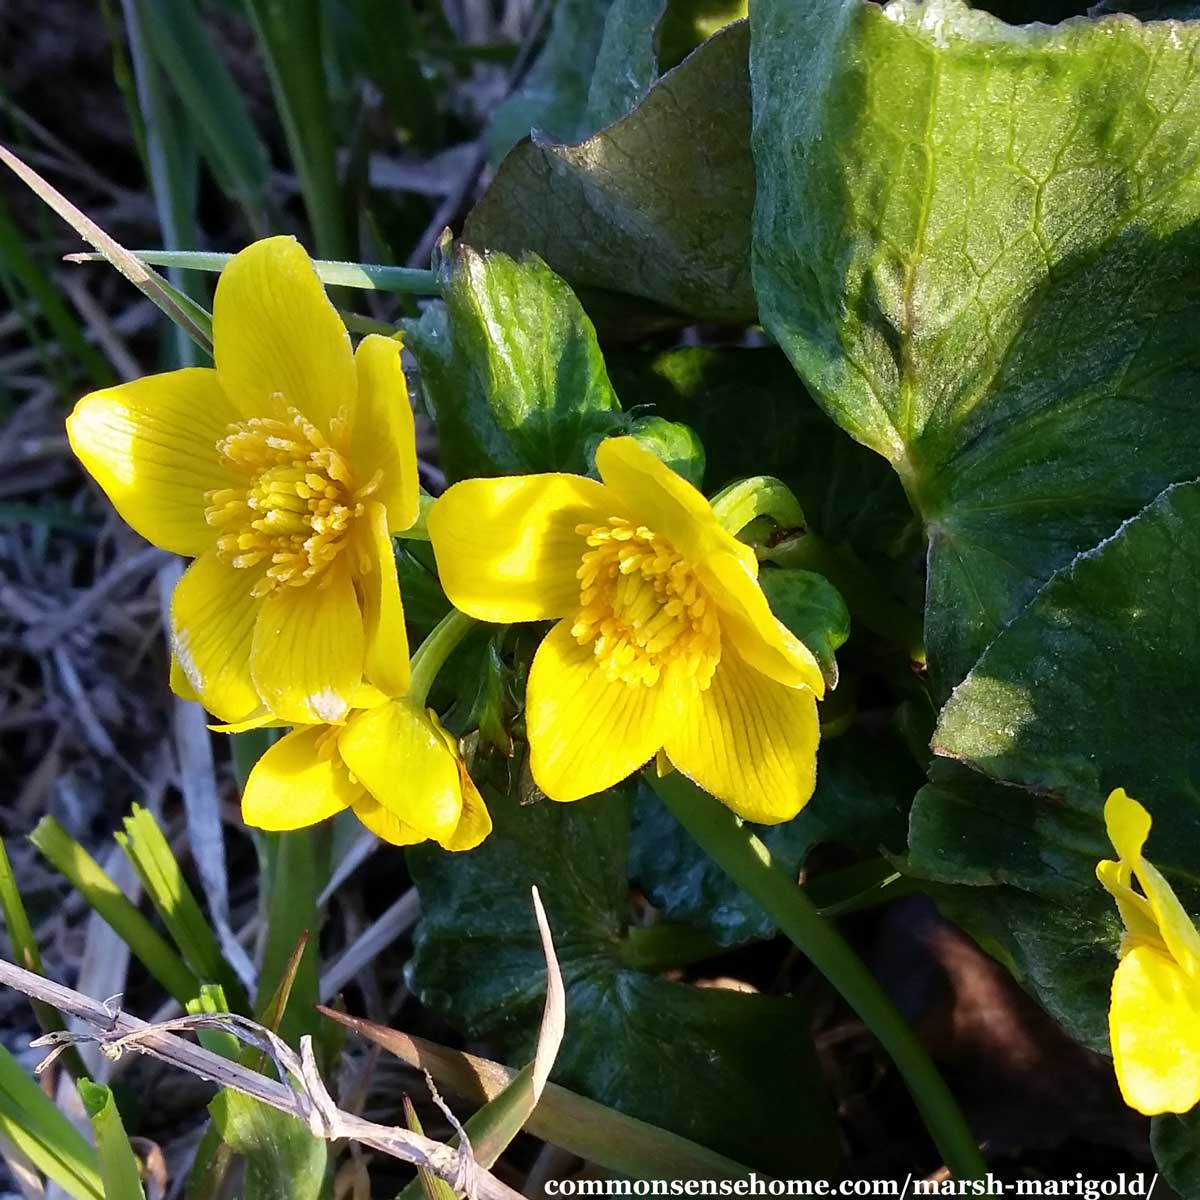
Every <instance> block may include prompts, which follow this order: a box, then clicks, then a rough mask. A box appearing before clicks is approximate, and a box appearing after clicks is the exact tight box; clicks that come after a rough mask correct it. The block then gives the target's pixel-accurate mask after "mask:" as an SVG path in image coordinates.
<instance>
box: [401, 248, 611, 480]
mask: <svg viewBox="0 0 1200 1200" xmlns="http://www.w3.org/2000/svg"><path fill="white" fill-rule="evenodd" d="M443 295H444V297H445V301H446V305H445V308H444V309H442V308H439V307H433V308H430V309H429V310H427V312H426V313H425V315H424V316H423V317H422V319H421V320H420V321H419V322H412V323H410V324H409V326H408V345H409V347H410V349H411V350H412V352H413V354H414V355H415V356H416V359H417V362H418V363H419V364H420V367H421V381H422V384H423V386H424V389H425V395H426V397H427V399H428V401H429V404H430V408H431V409H432V411H433V415H434V417H435V418H436V420H437V424H438V432H439V434H440V439H441V448H442V460H443V466H444V467H445V470H446V475H447V477H448V478H449V479H451V480H455V479H462V478H466V477H468V476H475V475H501V474H509V475H517V474H523V473H527V472H536V471H573V472H575V473H576V474H580V475H582V474H584V473H586V470H587V463H586V461H585V458H584V443H585V441H586V439H587V438H588V436H589V435H591V434H595V433H604V432H608V431H610V430H612V429H615V428H616V427H617V426H618V424H619V421H620V416H619V414H620V406H619V404H618V403H617V398H616V395H615V394H614V393H613V390H612V385H611V384H610V383H609V381H608V375H607V373H606V371H605V367H604V359H603V357H602V356H601V354H600V347H599V345H598V344H597V342H596V332H595V330H594V329H593V328H592V323H591V321H589V320H588V318H587V316H586V314H585V313H584V311H583V309H582V307H581V306H580V304H579V301H578V300H577V299H576V298H575V295H574V293H573V292H572V291H571V289H570V288H569V287H568V286H567V285H566V284H565V283H564V282H563V281H562V280H561V279H560V278H559V277H558V276H557V275H555V274H554V272H553V271H551V270H549V269H548V268H547V267H546V265H545V264H544V263H543V262H541V261H539V260H538V259H537V258H532V257H531V258H528V259H526V260H524V261H523V262H516V261H514V260H513V259H511V258H509V257H508V256H507V255H504V254H481V253H480V252H479V251H477V250H474V249H472V248H471V247H470V246H465V245H459V246H458V247H457V248H456V250H455V252H454V257H453V261H452V264H451V266H450V268H449V271H448V273H447V277H446V280H445V283H444V286H443Z"/></svg>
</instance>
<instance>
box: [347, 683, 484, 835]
mask: <svg viewBox="0 0 1200 1200" xmlns="http://www.w3.org/2000/svg"><path fill="white" fill-rule="evenodd" d="M338 749H339V750H340V752H341V755H342V758H343V759H344V760H345V763H346V765H347V766H348V767H349V768H350V770H351V771H353V772H354V774H355V775H356V776H357V777H358V778H359V780H361V782H362V784H363V786H364V787H365V788H366V789H367V791H368V792H370V793H371V796H372V798H373V799H374V800H375V802H376V803H377V804H381V805H382V806H383V807H384V808H386V809H388V810H389V811H390V812H391V813H392V814H393V815H394V816H395V817H397V818H398V819H399V820H401V821H403V823H404V824H406V825H411V826H412V827H413V828H414V829H416V830H418V831H419V833H420V834H421V836H422V837H430V838H436V839H438V840H439V841H440V840H441V839H442V838H445V837H448V836H449V835H450V834H452V833H453V832H454V829H455V827H456V826H457V825H458V822H459V818H460V817H461V816H462V793H461V790H460V787H459V781H458V767H457V765H456V764H455V761H454V756H453V755H452V754H451V753H450V752H449V751H448V750H447V749H446V746H445V743H444V742H443V741H442V739H441V737H439V736H438V733H437V731H436V730H435V729H434V727H433V726H432V725H431V724H430V722H429V719H428V718H427V717H426V715H425V714H424V712H422V711H421V710H420V709H418V708H416V707H414V706H413V705H411V704H409V703H407V702H406V701H404V700H393V701H392V703H390V704H384V705H381V706H380V707H379V708H372V709H368V710H366V711H365V712H361V713H355V714H354V716H353V717H351V719H350V720H349V721H347V722H346V728H345V729H344V730H343V731H342V734H341V737H340V738H339V739H338ZM359 819H360V820H362V821H363V823H364V824H367V823H368V822H367V820H366V819H365V818H364V817H363V816H362V815H361V814H360V815H359ZM370 827H371V828H373V826H370ZM380 836H383V835H382V834H381V835H380Z"/></svg>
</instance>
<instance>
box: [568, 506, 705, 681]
mask: <svg viewBox="0 0 1200 1200" xmlns="http://www.w3.org/2000/svg"><path fill="white" fill-rule="evenodd" d="M575 532H576V533H578V534H580V535H581V536H583V537H586V539H587V544H588V550H587V551H586V553H585V554H584V556H583V561H582V563H581V564H580V567H579V570H578V571H577V572H576V577H577V578H578V580H579V613H578V615H577V616H576V618H575V623H574V625H572V627H571V634H572V636H573V637H574V638H575V640H576V641H577V642H578V643H579V644H580V645H581V646H586V645H587V644H588V643H591V646H592V652H593V653H594V654H595V656H596V659H597V661H598V662H599V663H600V665H601V666H602V667H603V668H604V669H605V671H607V673H608V676H609V678H610V679H620V680H622V681H624V682H625V683H644V684H646V685H648V686H649V685H653V684H656V683H657V682H658V681H659V678H660V677H661V675H662V673H663V671H665V670H668V669H671V670H677V671H681V672H682V673H683V675H684V676H685V677H687V678H691V679H693V680H694V681H695V682H696V683H697V684H698V685H699V686H700V687H701V688H707V687H708V685H709V684H710V683H711V682H712V676H713V671H714V670H716V666H717V663H718V662H719V661H720V658H721V630H720V626H719V624H718V623H717V614H716V611H715V609H714V608H713V605H712V602H711V601H710V600H709V598H708V596H707V595H706V594H705V592H704V589H703V588H702V587H701V586H700V583H699V581H698V580H697V579H696V575H695V572H694V571H693V570H692V568H691V565H690V564H689V563H688V562H687V561H686V560H685V559H684V558H682V557H681V556H680V555H679V554H678V553H677V552H676V550H675V548H674V547H673V546H672V545H671V544H670V543H669V542H668V541H666V539H665V538H662V537H660V536H659V535H658V534H656V533H655V532H654V531H653V530H651V529H647V528H646V527H645V526H644V525H637V526H634V525H631V524H630V523H629V522H628V521H626V520H624V518H622V517H610V518H609V519H608V521H607V522H606V523H605V524H603V525H595V526H592V525H579V526H577V527H576V530H575Z"/></svg>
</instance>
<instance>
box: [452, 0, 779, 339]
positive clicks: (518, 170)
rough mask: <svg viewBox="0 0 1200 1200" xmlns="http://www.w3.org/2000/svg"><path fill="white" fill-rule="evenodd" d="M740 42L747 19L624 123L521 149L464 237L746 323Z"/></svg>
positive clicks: (575, 279) (750, 304)
mask: <svg viewBox="0 0 1200 1200" xmlns="http://www.w3.org/2000/svg"><path fill="white" fill-rule="evenodd" d="M594 7H596V8H599V6H598V5H596V6H594ZM748 43H749V35H748V31H747V27H746V24H745V23H744V22H739V23H738V24H735V25H731V26H729V27H728V28H726V29H724V30H722V31H721V32H720V33H718V34H717V35H716V36H714V37H713V38H711V39H710V40H709V41H707V42H705V43H704V45H703V46H700V47H699V48H698V49H697V50H696V51H694V52H693V53H692V54H691V55H690V56H689V57H688V58H687V59H686V60H685V61H684V62H683V63H681V64H680V65H679V66H678V67H676V68H675V69H674V70H673V71H669V72H667V74H666V75H664V76H663V77H662V78H661V79H659V80H658V81H657V82H656V83H655V84H654V86H653V87H651V88H650V90H649V92H648V93H647V94H646V96H645V98H644V99H643V100H642V102H641V103H640V104H639V105H638V107H637V108H636V109H635V110H634V111H633V112H631V113H630V114H629V115H628V116H627V117H624V118H623V119H622V120H620V121H617V122H616V123H615V124H613V125H610V126H609V127H607V128H606V129H604V130H602V131H601V132H599V133H597V134H595V135H594V136H593V137H590V138H587V139H585V140H584V141H582V142H580V143H578V144H577V145H561V144H556V143H555V142H553V141H550V140H547V139H546V138H544V137H541V136H537V135H535V136H534V138H533V139H532V140H531V141H527V142H522V143H521V144H520V145H518V146H517V147H515V148H514V149H513V150H512V152H511V153H510V154H509V155H508V157H507V158H506V159H505V160H504V162H503V163H502V164H501V166H500V169H499V170H498V171H497V172H496V177H495V179H494V180H493V181H492V184H491V186H490V187H489V188H488V190H487V192H486V193H485V195H484V197H483V199H482V200H481V201H480V202H479V203H478V204H477V205H476V206H475V208H474V210H473V211H472V212H471V214H470V215H469V217H468V218H467V223H466V226H465V228H464V232H463V237H464V239H465V240H466V241H468V242H470V243H471V244H472V245H476V246H481V247H487V248H490V249H494V250H503V251H505V252H506V253H508V254H513V255H519V254H522V253H525V252H527V251H532V252H534V253H536V254H538V255H539V256H540V257H542V258H543V259H545V261H546V262H547V263H548V264H549V265H550V266H551V268H553V269H554V270H555V271H557V272H558V273H559V274H560V275H562V276H563V277H564V278H565V279H567V280H568V281H569V282H570V283H571V284H572V285H573V286H575V287H583V286H587V287H593V288H603V289H608V290H610V291H614V292H621V293H626V294H628V295H631V296H636V297H640V298H642V299H645V300H651V301H654V302H656V303H657V304H661V305H664V306H665V307H667V308H670V309H674V310H676V311H678V312H680V313H686V314H688V315H690V316H694V317H699V318H704V319H707V320H719V321H733V322H748V321H753V320H754V319H755V311H756V306H755V302H754V295H753V292H752V290H751V286H750V255H749V239H750V213H751V207H752V205H753V199H754V178H753V166H752V163H751V160H750V146H749V133H750V95H749V87H748V84H747V69H746V54H747V47H748ZM580 53H582V51H581V52H580Z"/></svg>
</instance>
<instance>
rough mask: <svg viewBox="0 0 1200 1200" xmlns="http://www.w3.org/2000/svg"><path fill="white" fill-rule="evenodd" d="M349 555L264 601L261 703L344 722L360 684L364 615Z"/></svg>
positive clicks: (297, 715) (285, 713) (303, 721)
mask: <svg viewBox="0 0 1200 1200" xmlns="http://www.w3.org/2000/svg"><path fill="white" fill-rule="evenodd" d="M347 558H348V555H347V554H346V553H343V554H341V555H339V556H338V557H337V558H336V559H335V560H334V561H333V563H332V564H331V565H330V566H329V567H328V568H327V569H326V571H325V572H324V574H323V575H322V576H321V577H320V578H319V579H317V580H316V581H315V582H313V583H308V584H305V585H304V586H302V587H277V588H276V589H275V590H274V591H272V592H270V593H268V594H267V595H266V596H265V597H264V598H263V600H262V601H261V608H260V610H259V615H258V621H257V622H256V623H255V626H254V643H253V645H252V647H251V650H250V670H251V672H252V674H253V676H254V685H255V687H256V688H257V689H258V694H259V695H260V696H261V697H262V699H263V703H264V704H266V706H267V707H268V708H269V709H271V711H272V712H273V713H275V714H276V716H279V717H282V718H283V719H284V720H285V721H291V722H292V723H293V724H297V725H317V724H321V723H336V722H338V721H341V720H342V719H343V718H344V717H345V715H346V713H347V712H348V711H349V709H350V706H351V704H352V702H353V699H354V694H355V691H356V689H357V688H358V686H359V684H360V683H361V682H362V672H363V619H362V613H361V612H360V611H359V607H358V597H357V596H356V595H355V592H354V584H353V583H352V582H351V578H350V567H349V563H348V561H347Z"/></svg>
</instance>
